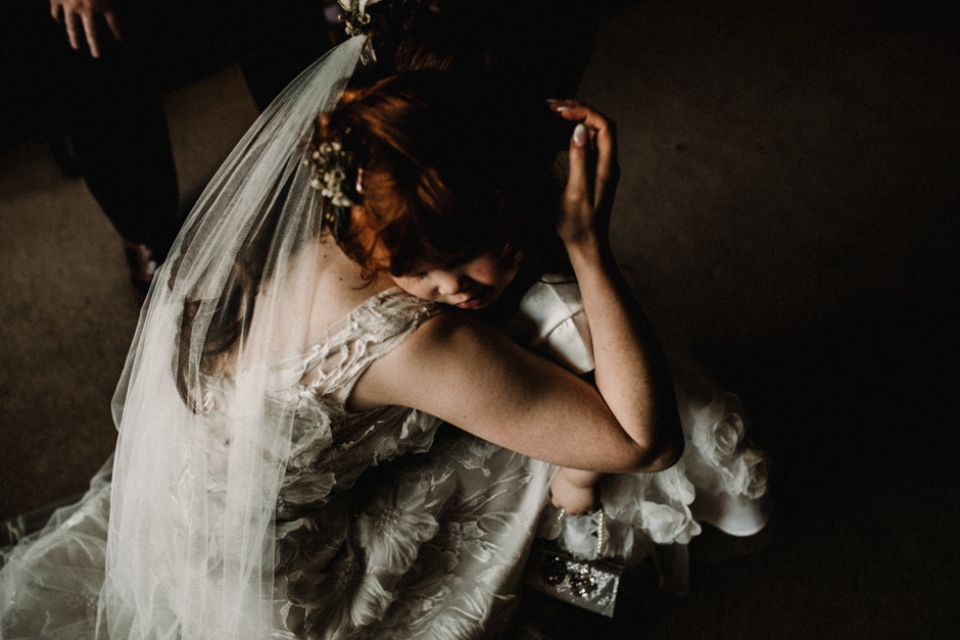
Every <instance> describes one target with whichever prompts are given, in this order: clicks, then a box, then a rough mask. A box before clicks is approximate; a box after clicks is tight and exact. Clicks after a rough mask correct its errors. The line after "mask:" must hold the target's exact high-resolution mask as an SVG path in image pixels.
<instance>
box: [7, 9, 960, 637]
mask: <svg viewBox="0 0 960 640" xmlns="http://www.w3.org/2000/svg"><path fill="white" fill-rule="evenodd" d="M583 11H584V12H585V19H584V23H585V24H588V23H589V22H590V21H591V20H592V18H593V17H594V16H595V15H596V14H597V12H599V13H600V27H599V31H598V32H597V38H596V49H595V51H594V55H593V58H592V61H591V63H590V65H589V66H588V67H587V70H586V72H585V74H584V76H583V79H582V83H581V92H580V94H581V96H582V97H583V99H585V100H588V101H590V102H592V103H594V104H595V105H596V106H598V107H599V108H600V109H602V110H603V111H605V112H606V113H608V114H609V115H611V116H612V117H613V118H614V119H615V120H616V121H617V122H618V125H619V130H620V139H621V162H622V165H623V178H622V180H621V186H620V191H619V195H618V204H617V210H616V212H615V222H614V224H615V233H614V237H615V242H616V246H615V249H616V251H617V253H618V256H619V257H620V259H621V262H622V264H623V266H624V270H625V272H626V273H627V274H628V277H629V278H630V279H631V282H632V283H633V284H634V286H635V288H636V290H637V291H638V293H639V294H640V296H641V298H642V300H643V302H644V304H645V306H646V308H647V310H648V311H649V313H650V315H651V316H652V318H653V321H654V323H655V324H656V326H657V328H658V330H659V331H660V333H661V335H663V336H664V339H665V341H667V342H668V343H669V344H670V345H674V346H673V347H672V348H673V349H676V350H679V348H680V347H678V346H676V345H686V346H688V347H689V348H690V349H691V350H692V351H693V352H694V353H695V354H696V355H697V356H698V358H699V359H700V360H701V361H702V362H703V363H704V364H705V365H706V366H707V367H708V369H709V370H711V371H712V372H713V374H714V375H715V376H716V377H717V378H718V379H719V381H720V382H721V383H722V385H723V386H724V387H725V388H727V389H730V390H732V391H735V392H737V393H738V394H740V395H741V397H742V398H743V399H744V401H745V402H746V404H747V406H748V407H750V411H751V418H752V422H753V434H754V437H755V439H756V440H757V441H758V442H759V443H760V444H761V445H762V446H763V447H765V448H766V449H767V450H768V451H769V452H770V453H771V456H772V459H773V470H772V477H771V483H770V486H771V491H772V493H773V497H774V500H775V505H776V511H775V516H774V520H773V522H772V524H771V526H770V527H769V529H768V530H767V531H766V532H764V533H763V534H761V536H760V537H758V538H757V539H755V540H751V541H744V542H742V543H741V544H740V545H731V544H729V542H730V541H724V540H722V536H720V535H719V534H717V533H716V532H714V531H710V530H708V531H705V533H704V535H703V536H701V539H699V540H695V542H694V544H693V545H692V555H693V557H694V562H693V564H692V567H691V580H690V594H689V595H687V596H686V597H684V598H681V599H672V598H664V597H647V598H643V599H641V600H638V601H636V602H635V603H633V604H632V605H631V606H627V607H621V610H620V613H619V615H618V618H617V620H616V621H615V623H614V625H613V626H610V625H609V624H607V623H605V622H604V621H602V620H600V619H593V618H591V617H586V618H581V619H577V620H573V621H571V620H570V619H568V618H563V624H561V625H557V626H556V627H555V628H554V629H552V631H551V632H552V633H553V634H554V635H556V636H557V637H578V638H585V637H598V638H600V637H631V638H632V637H644V638H811V639H812V638H818V639H819V638H944V639H946V638H955V637H958V635H960V620H958V606H957V602H960V589H958V582H957V578H956V575H958V574H960V571H958V570H960V562H958V547H960V543H958V533H960V531H958V526H957V525H958V522H957V520H958V507H957V505H958V497H960V496H958V493H960V492H958V482H957V474H958V471H960V465H958V454H957V444H958V438H957V437H956V435H955V434H956V432H957V430H958V419H957V414H958V411H957V400H958V391H960V385H958V376H957V373H956V368H957V365H956V363H957V355H958V350H957V347H956V339H955V334H956V331H957V327H958V318H957V311H956V309H955V308H954V307H955V306H956V301H957V298H958V296H957V290H958V289H957V284H958V282H957V280H958V267H957V257H956V256H957V249H958V244H960V223H958V213H960V211H958V209H960V135H958V134H960V42H958V40H960V38H958V25H957V10H956V8H955V6H946V5H939V4H937V3H934V2H899V1H894V0H888V1H884V2H826V1H819V0H815V1H812V2H787V1H785V0H767V1H766V2H761V1H759V0H732V1H731V2H723V3H721V2H710V1H707V0H659V1H656V0H649V1H646V2H617V3H613V2H607V3H601V4H593V3H590V4H585V5H584V6H583ZM509 19H510V17H509V15H505V16H504V20H509ZM5 23H6V24H7V25H9V24H11V22H8V21H5ZM4 28H6V27H4ZM23 35H24V34H22V33H21V34H19V36H18V37H20V39H19V40H18V39H17V38H11V39H5V41H6V42H8V43H10V42H12V43H14V44H16V43H18V42H22V41H23V39H24V38H23V37H22V36H23ZM187 44H190V46H187ZM11 49H16V47H9V46H5V48H4V54H5V58H4V62H3V67H2V69H3V71H2V73H3V75H2V76H0V77H2V79H3V83H4V84H3V93H2V98H0V142H2V149H3V151H2V153H0V170H2V177H0V518H5V517H9V516H12V515H14V514H18V513H22V512H24V511H27V510H30V509H32V508H35V507H38V506H41V505H44V504H48V503H50V502H52V501H54V500H56V499H59V498H62V497H64V496H68V495H71V494H74V493H76V492H78V491H82V490H83V488H84V485H85V482H86V479H87V478H89V476H90V475H92V473H93V472H94V471H95V470H96V468H97V467H98V466H99V465H100V464H101V463H102V461H103V460H105V459H106V457H107V456H108V455H109V452H110V451H111V449H112V445H113V440H114V431H113V426H112V423H111V421H110V416H109V398H110V395H111V393H112V388H113V385H114V384H115V381H116V379H117V376H118V375H119V372H120V369H121V368H122V364H123V358H124V355H125V351H126V346H127V344H128V343H129V340H130V338H131V336H132V333H133V330H134V328H135V324H136V313H137V308H136V305H135V304H134V303H133V301H132V297H131V296H130V293H129V291H128V290H127V287H128V285H127V283H126V274H125V271H124V264H123V258H122V255H121V252H120V249H119V241H118V239H117V236H116V234H115V232H114V231H113V230H112V228H111V227H110V226H109V223H108V222H107V221H106V219H105V218H104V217H103V216H102V215H101V214H100V213H99V211H98V209H97V207H96V204H95V203H94V202H93V201H92V199H91V198H90V197H89V195H88V194H87V192H86V190H85V189H84V187H83V184H82V182H78V181H75V180H71V179H69V178H67V177H65V176H64V175H63V174H62V173H61V172H60V170H59V169H58V167H57V165H56V164H55V162H54V161H53V158H52V155H51V152H50V150H49V146H48V145H47V144H46V143H45V142H44V139H45V137H48V132H49V131H50V130H51V128H50V127H49V126H48V125H49V123H50V121H51V120H50V118H48V116H47V115H45V114H47V113H51V112H53V111H55V110H50V109H48V108H47V107H49V106H50V105H44V103H43V100H39V101H37V100H35V99H34V101H33V102H31V99H32V98H29V97H25V96H30V95H37V94H36V92H37V90H38V87H40V86H41V85H42V84H43V83H44V82H48V81H49V77H48V76H43V75H42V74H43V73H46V72H43V71H42V70H40V69H41V68H42V66H43V65H40V64H39V61H40V58H39V57H38V56H41V55H43V54H41V53H34V54H31V55H30V56H25V57H24V56H20V57H19V58H17V57H16V56H15V57H12V58H11V57H8V56H10V55H12V54H11V53H10V51H11ZM27 50H28V49H27V48H26V46H24V48H23V49H20V51H21V53H22V52H26V51H27ZM34 51H35V49H34ZM231 59H232V58H231V54H230V51H229V46H228V43H225V42H223V41H221V40H218V38H217V37H216V35H215V34H211V33H209V32H199V33H196V34H194V35H193V36H191V37H184V38H182V39H180V40H178V43H177V44H176V46H174V47H172V49H171V59H170V61H169V64H165V65H161V66H165V67H166V69H167V71H164V73H165V74H168V77H165V78H164V79H163V80H162V81H163V83H164V89H165V91H166V94H165V96H164V104H165V108H166V111H167V114H168V120H169V122H170V126H171V136H172V139H173V144H174V152H175V158H176V161H177V166H178V173H179V175H180V183H181V193H182V199H183V200H184V202H188V201H189V198H190V194H191V193H195V192H196V190H197V189H198V188H199V187H201V186H202V184H203V183H204V182H205V181H206V179H207V178H208V177H209V175H210V174H211V173H212V171H213V170H214V169H215V167H216V165H217V164H218V162H219V161H220V159H221V158H222V157H223V156H224V155H225V154H226V153H227V151H228V150H229V148H230V146H231V145H232V144H233V142H234V141H235V140H236V139H237V138H238V137H239V135H240V134H241V133H242V132H243V131H244V130H245V128H246V127H247V126H248V125H249V123H250V122H251V121H252V118H253V117H255V114H256V110H255V108H254V107H253V104H252V102H251V101H250V98H249V95H248V94H247V93H246V89H245V86H244V84H243V80H242V78H241V77H240V75H239V73H238V72H237V70H236V69H235V68H234V67H232V66H230V60H231ZM13 60H19V62H17V63H16V64H14V63H13V62H11V61H13ZM44 60H45V62H44V64H45V65H48V64H49V59H47V58H44ZM31 65H33V66H31ZM11 78H13V79H14V80H16V79H17V78H19V79H20V80H19V81H18V82H19V84H18V83H17V82H15V81H14V80H11ZM558 97H561V96H558ZM721 543H725V544H721ZM718 549H720V550H723V551H722V552H721V551H718ZM747 550H749V551H750V553H748V554H744V555H741V554H740V553H739V551H747ZM577 625H581V626H577Z"/></svg>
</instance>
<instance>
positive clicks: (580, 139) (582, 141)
mask: <svg viewBox="0 0 960 640" xmlns="http://www.w3.org/2000/svg"><path fill="white" fill-rule="evenodd" d="M573 144H575V145H577V146H578V147H583V146H586V144H587V128H586V127H585V126H583V123H582V122H581V123H580V124H578V125H577V126H576V127H574V129H573Z"/></svg>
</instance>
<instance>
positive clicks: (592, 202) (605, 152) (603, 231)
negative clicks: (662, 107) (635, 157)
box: [550, 100, 620, 248]
mask: <svg viewBox="0 0 960 640" xmlns="http://www.w3.org/2000/svg"><path fill="white" fill-rule="evenodd" d="M550 108H551V109H552V110H553V111H554V112H556V113H557V114H558V115H560V117H562V118H564V119H565V120H568V121H571V122H576V123H577V126H576V128H575V129H574V131H573V135H572V136H571V138H570V151H569V157H570V176H569V178H568V179H567V186H566V189H565V190H564V193H563V200H562V203H561V210H560V217H559V219H558V221H557V233H558V234H559V235H560V238H561V239H562V240H563V242H564V244H565V245H566V246H567V247H568V248H570V247H571V246H573V245H581V244H584V243H589V242H595V241H597V240H599V241H600V242H604V243H605V242H606V240H607V232H608V230H609V224H610V211H611V210H612V209H613V197H614V194H615V192H616V189H617V181H618V180H619V178H620V167H619V165H618V164H617V136H616V130H615V126H614V124H613V122H612V121H610V120H608V119H607V118H606V117H604V116H603V115H602V114H600V113H599V112H597V111H596V110H594V109H591V108H590V107H588V106H586V105H584V104H582V103H580V102H578V101H576V100H557V101H554V102H552V103H550Z"/></svg>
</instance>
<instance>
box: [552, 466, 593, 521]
mask: <svg viewBox="0 0 960 640" xmlns="http://www.w3.org/2000/svg"><path fill="white" fill-rule="evenodd" d="M599 479H600V474H598V473H592V472H589V471H577V470H574V469H561V470H560V471H558V472H557V475H556V476H554V478H553V482H552V483H551V484H550V493H551V499H550V501H551V502H552V503H553V506H555V507H560V508H561V509H563V510H564V511H565V512H566V513H569V514H571V515H583V514H586V513H594V512H595V511H597V510H598V509H600V500H599V497H598V495H597V481H598V480H599Z"/></svg>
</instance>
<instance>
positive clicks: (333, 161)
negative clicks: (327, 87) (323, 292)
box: [308, 136, 363, 244]
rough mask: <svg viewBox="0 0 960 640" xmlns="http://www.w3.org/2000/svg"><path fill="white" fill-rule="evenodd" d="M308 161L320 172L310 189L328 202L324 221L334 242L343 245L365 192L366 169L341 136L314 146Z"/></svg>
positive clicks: (314, 178)
mask: <svg viewBox="0 0 960 640" xmlns="http://www.w3.org/2000/svg"><path fill="white" fill-rule="evenodd" d="M308 162H310V163H311V164H312V165H313V167H314V170H315V171H316V175H315V176H314V177H313V179H311V180H310V186H311V187H313V188H314V189H316V190H317V191H319V192H320V195H321V196H323V197H324V198H325V199H326V200H325V201H324V204H323V220H324V222H326V223H327V226H329V227H330V232H331V233H332V234H333V240H334V242H336V243H337V244H340V238H341V237H342V236H343V231H344V230H345V229H346V228H347V227H348V226H349V225H350V214H351V211H352V208H353V205H355V204H359V202H358V200H359V198H358V197H357V196H359V195H360V193H361V192H362V191H363V185H362V179H363V168H362V167H359V166H357V164H358V163H357V154H356V153H354V152H352V151H345V150H344V148H343V142H342V140H341V138H340V137H339V136H338V137H337V139H336V140H333V141H329V142H321V143H319V144H317V145H316V146H315V147H313V151H312V153H311V154H310V158H309V160H308ZM354 175H355V176H356V183H355V184H354V185H353V186H352V188H351V184H350V181H349V180H350V178H351V177H352V176H354Z"/></svg>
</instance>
